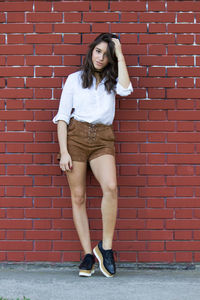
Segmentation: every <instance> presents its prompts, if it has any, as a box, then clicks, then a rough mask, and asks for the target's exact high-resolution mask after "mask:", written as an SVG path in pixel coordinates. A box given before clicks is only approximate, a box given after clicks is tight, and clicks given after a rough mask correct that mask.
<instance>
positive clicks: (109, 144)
mask: <svg viewBox="0 0 200 300" xmlns="http://www.w3.org/2000/svg"><path fill="white" fill-rule="evenodd" d="M114 140H115V136H114V132H113V128H112V125H104V124H91V123H87V122H80V121H77V120H75V119H74V118H72V119H71V120H70V123H69V125H68V129H67V149H68V152H69V154H70V156H71V158H72V161H81V162H87V161H91V160H92V159H94V158H97V157H99V156H102V155H105V154H111V155H113V156H115V146H114Z"/></svg>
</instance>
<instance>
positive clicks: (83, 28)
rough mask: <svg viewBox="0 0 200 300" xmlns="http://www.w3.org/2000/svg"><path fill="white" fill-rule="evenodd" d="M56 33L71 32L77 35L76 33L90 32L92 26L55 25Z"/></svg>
mask: <svg viewBox="0 0 200 300" xmlns="http://www.w3.org/2000/svg"><path fill="white" fill-rule="evenodd" d="M54 32H61V33H62V32H64V33H65V32H69V33H71V32H72V33H76V32H83V33H85V32H90V25H89V24H70V23H68V24H55V25H54Z"/></svg>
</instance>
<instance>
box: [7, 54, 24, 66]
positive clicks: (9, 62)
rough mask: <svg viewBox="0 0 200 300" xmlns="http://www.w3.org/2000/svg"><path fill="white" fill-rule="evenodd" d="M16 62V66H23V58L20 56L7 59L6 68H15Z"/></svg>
mask: <svg viewBox="0 0 200 300" xmlns="http://www.w3.org/2000/svg"><path fill="white" fill-rule="evenodd" d="M16 62H17V65H18V66H23V65H24V56H20V55H12V56H8V57H7V65H8V66H16Z"/></svg>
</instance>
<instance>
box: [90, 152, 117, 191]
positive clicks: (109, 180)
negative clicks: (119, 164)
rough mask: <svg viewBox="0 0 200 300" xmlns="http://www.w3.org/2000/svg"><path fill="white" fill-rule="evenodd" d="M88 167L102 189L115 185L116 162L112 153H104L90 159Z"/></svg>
mask: <svg viewBox="0 0 200 300" xmlns="http://www.w3.org/2000/svg"><path fill="white" fill-rule="evenodd" d="M90 167H91V169H92V172H93V174H94V176H95V177H96V179H97V180H98V182H99V184H100V185H101V187H102V189H104V188H105V187H107V186H109V187H111V188H115V187H116V186H117V176H116V164H115V157H114V156H113V155H109V154H105V155H102V156H99V157H97V158H94V159H92V160H91V161H90Z"/></svg>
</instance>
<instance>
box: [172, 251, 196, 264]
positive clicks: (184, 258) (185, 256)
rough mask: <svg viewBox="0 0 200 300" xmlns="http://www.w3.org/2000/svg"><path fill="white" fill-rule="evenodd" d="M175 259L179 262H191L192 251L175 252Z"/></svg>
mask: <svg viewBox="0 0 200 300" xmlns="http://www.w3.org/2000/svg"><path fill="white" fill-rule="evenodd" d="M175 255H176V261H177V262H178V263H179V262H184V263H186V262H192V261H193V257H192V253H190V252H176V254H175Z"/></svg>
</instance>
